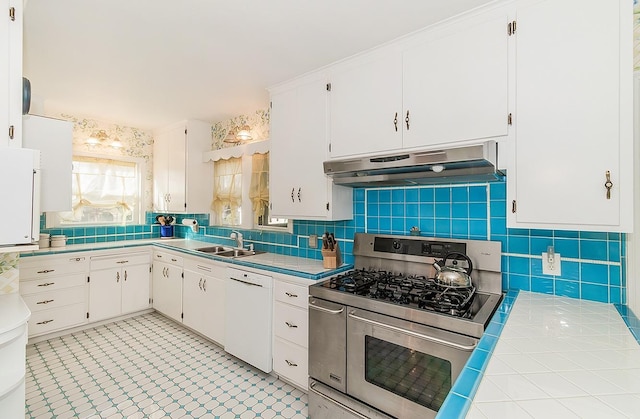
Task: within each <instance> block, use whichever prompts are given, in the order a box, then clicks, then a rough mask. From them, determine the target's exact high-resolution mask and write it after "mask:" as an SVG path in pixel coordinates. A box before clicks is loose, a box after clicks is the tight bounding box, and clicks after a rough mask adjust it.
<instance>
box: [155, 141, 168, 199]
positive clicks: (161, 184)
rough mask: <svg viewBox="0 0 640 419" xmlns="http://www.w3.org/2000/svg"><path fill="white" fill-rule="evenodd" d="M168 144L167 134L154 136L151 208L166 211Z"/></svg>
mask: <svg viewBox="0 0 640 419" xmlns="http://www.w3.org/2000/svg"><path fill="white" fill-rule="evenodd" d="M169 144H170V137H169V135H167V133H160V134H155V135H154V139H153V207H154V209H155V210H156V211H167V197H168V193H169V175H168V172H169V167H168V164H169Z"/></svg>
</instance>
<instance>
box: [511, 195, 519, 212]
mask: <svg viewBox="0 0 640 419" xmlns="http://www.w3.org/2000/svg"><path fill="white" fill-rule="evenodd" d="M517 210H518V204H517V203H516V200H515V199H514V200H513V201H511V212H512V213H514V214H515V213H516V211H517Z"/></svg>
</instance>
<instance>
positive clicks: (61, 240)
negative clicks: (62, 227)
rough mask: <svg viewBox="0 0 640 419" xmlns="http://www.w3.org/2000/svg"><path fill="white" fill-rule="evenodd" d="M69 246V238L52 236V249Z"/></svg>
mask: <svg viewBox="0 0 640 419" xmlns="http://www.w3.org/2000/svg"><path fill="white" fill-rule="evenodd" d="M66 245H67V236H65V235H64V234H62V235H59V236H51V247H64V246H66Z"/></svg>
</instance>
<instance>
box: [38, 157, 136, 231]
mask: <svg viewBox="0 0 640 419" xmlns="http://www.w3.org/2000/svg"><path fill="white" fill-rule="evenodd" d="M140 166H141V165H140V164H139V162H137V161H123V160H116V159H112V158H103V157H87V156H74V157H73V171H72V174H73V175H72V210H71V211H66V212H57V213H52V214H51V215H53V217H47V226H48V227H53V226H64V225H70V226H73V225H96V224H98V225H108V224H136V223H139V222H140V214H141V206H142V204H141V201H142V200H141V193H140V191H141V177H142V176H141V168H140ZM50 219H51V220H50Z"/></svg>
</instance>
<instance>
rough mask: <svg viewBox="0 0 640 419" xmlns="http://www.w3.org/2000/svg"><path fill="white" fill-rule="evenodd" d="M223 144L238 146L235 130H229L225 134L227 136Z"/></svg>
mask: <svg viewBox="0 0 640 419" xmlns="http://www.w3.org/2000/svg"><path fill="white" fill-rule="evenodd" d="M224 142H225V143H227V144H238V143H239V142H240V140H239V139H238V138H237V137H236V130H235V129H234V128H231V129H230V130H229V132H228V133H227V136H226V137H224Z"/></svg>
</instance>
